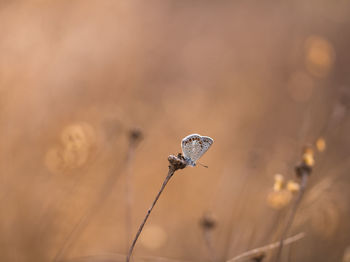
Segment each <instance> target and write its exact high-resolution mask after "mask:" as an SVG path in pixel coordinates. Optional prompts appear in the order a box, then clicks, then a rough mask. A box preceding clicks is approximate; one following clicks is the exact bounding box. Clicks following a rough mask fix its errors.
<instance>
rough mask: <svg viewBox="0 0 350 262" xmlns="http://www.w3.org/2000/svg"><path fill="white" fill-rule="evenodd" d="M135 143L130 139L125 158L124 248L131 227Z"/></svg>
mask: <svg viewBox="0 0 350 262" xmlns="http://www.w3.org/2000/svg"><path fill="white" fill-rule="evenodd" d="M136 146H137V143H135V141H134V139H133V138H131V139H130V144H129V150H128V153H127V157H126V177H125V180H126V181H125V199H126V201H125V223H126V248H128V247H129V245H130V235H131V226H132V210H131V206H132V202H133V201H132V195H133V192H132V191H133V190H132V177H133V170H132V169H133V162H134V157H135V150H136Z"/></svg>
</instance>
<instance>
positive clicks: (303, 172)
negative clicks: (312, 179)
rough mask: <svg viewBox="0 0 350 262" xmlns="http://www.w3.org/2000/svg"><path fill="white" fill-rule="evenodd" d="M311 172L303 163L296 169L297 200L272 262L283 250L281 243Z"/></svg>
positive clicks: (292, 219)
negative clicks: (298, 184) (299, 180)
mask: <svg viewBox="0 0 350 262" xmlns="http://www.w3.org/2000/svg"><path fill="white" fill-rule="evenodd" d="M311 171H312V169H311V167H310V166H308V165H306V164H305V163H302V164H300V165H298V166H297V167H296V173H297V176H299V177H301V182H300V189H299V192H298V196H297V199H296V200H295V202H294V205H293V208H292V211H291V213H290V215H289V217H288V220H287V223H286V226H285V227H284V230H283V232H282V236H281V240H280V244H279V247H278V250H277V254H276V258H275V260H274V261H275V262H278V261H279V259H280V257H281V253H282V249H283V241H284V239H285V237H286V235H287V234H288V231H289V229H290V227H291V226H292V224H293V221H294V217H295V214H296V212H297V210H298V207H299V204H300V202H301V199H302V198H303V195H304V192H305V188H306V185H307V181H308V178H309V175H310V174H311Z"/></svg>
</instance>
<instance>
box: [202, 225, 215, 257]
mask: <svg viewBox="0 0 350 262" xmlns="http://www.w3.org/2000/svg"><path fill="white" fill-rule="evenodd" d="M211 233H212V232H209V230H204V232H203V237H204V241H205V244H206V246H207V249H208V253H209V256H210V261H211V262H215V260H216V259H215V250H214V247H213V243H212V234H211Z"/></svg>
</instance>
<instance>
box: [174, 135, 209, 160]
mask: <svg viewBox="0 0 350 262" xmlns="http://www.w3.org/2000/svg"><path fill="white" fill-rule="evenodd" d="M213 142H214V140H213V139H211V138H210V137H207V136H200V135H198V134H192V135H189V136H186V137H185V138H184V139H183V140H182V143H181V146H182V153H183V155H184V157H185V159H186V160H187V162H188V164H189V165H192V166H195V165H196V161H197V160H198V159H199V158H200V157H201V156H202V155H203V154H204V153H205V152H207V151H208V149H209V147H210V146H211V145H212V144H213Z"/></svg>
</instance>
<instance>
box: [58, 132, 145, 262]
mask: <svg viewBox="0 0 350 262" xmlns="http://www.w3.org/2000/svg"><path fill="white" fill-rule="evenodd" d="M140 138H141V133H140V131H134V130H131V131H130V137H129V140H130V144H129V147H128V151H127V153H126V156H125V160H123V161H121V163H122V165H115V167H113V170H112V172H111V173H110V174H109V175H108V177H107V178H106V181H105V182H104V183H103V186H102V188H101V190H100V193H99V194H98V197H97V199H96V201H95V202H94V203H93V204H92V205H91V206H90V207H89V209H88V210H87V211H86V212H85V214H83V216H81V217H80V219H79V221H78V223H77V224H76V225H75V226H74V227H73V229H72V230H71V231H70V233H69V234H68V236H67V237H66V240H65V241H64V243H63V245H62V247H61V248H60V249H59V250H58V252H57V254H56V255H55V257H54V259H53V261H54V262H58V261H61V260H62V258H63V257H64V255H65V254H66V253H67V251H68V250H69V249H70V248H71V246H72V245H73V243H74V241H75V240H76V239H77V238H78V237H79V235H81V233H82V232H83V230H84V229H85V228H86V227H87V226H88V224H89V222H90V220H91V219H92V217H93V216H94V215H95V214H96V213H97V212H98V210H99V209H100V208H101V206H102V204H101V203H103V202H105V199H106V198H107V197H108V196H109V195H110V194H111V193H112V192H113V189H114V186H115V184H116V182H117V180H118V179H119V177H120V175H119V174H122V173H123V172H124V170H125V169H127V168H128V167H129V166H130V165H131V162H132V159H133V157H134V154H135V150H136V146H137V142H139V141H140ZM123 163H126V164H123ZM117 168H118V169H117Z"/></svg>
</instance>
